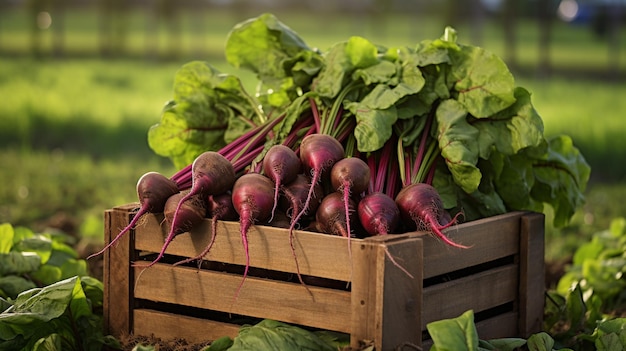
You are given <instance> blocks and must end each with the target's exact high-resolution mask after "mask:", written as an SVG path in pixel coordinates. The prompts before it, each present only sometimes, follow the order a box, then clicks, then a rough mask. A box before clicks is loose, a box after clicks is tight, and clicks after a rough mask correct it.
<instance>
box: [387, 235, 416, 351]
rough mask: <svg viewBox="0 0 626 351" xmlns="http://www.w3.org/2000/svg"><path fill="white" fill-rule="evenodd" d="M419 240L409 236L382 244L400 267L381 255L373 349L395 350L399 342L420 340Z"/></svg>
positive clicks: (412, 342)
mask: <svg viewBox="0 0 626 351" xmlns="http://www.w3.org/2000/svg"><path fill="white" fill-rule="evenodd" d="M422 243H423V242H422V240H421V239H418V238H410V239H405V240H403V241H400V242H391V243H389V244H385V246H386V248H387V250H388V252H389V256H391V257H392V258H393V260H394V261H395V262H396V263H397V264H398V265H400V266H401V267H402V268H400V267H398V266H396V265H395V264H394V262H392V261H391V259H390V258H389V256H387V255H385V257H384V262H385V267H384V278H383V302H382V309H383V318H382V325H381V326H380V328H381V333H380V335H381V337H380V339H378V340H377V341H376V343H375V346H376V349H377V350H397V349H398V347H399V343H405V342H409V343H411V344H414V345H419V344H421V342H422V333H421V325H422V321H421V319H422V317H421V313H420V312H421V310H422V304H423V301H422V294H423V292H422V281H423V279H422V267H423V261H422V257H423V255H422V253H423V248H422ZM403 269H404V270H406V272H404V271H403ZM409 275H410V276H409Z"/></svg>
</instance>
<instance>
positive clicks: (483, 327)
mask: <svg viewBox="0 0 626 351" xmlns="http://www.w3.org/2000/svg"><path fill="white" fill-rule="evenodd" d="M518 319H519V313H516V312H507V313H502V314H499V315H497V316H494V317H491V318H489V319H485V320H482V321H478V322H476V323H475V324H476V331H478V337H479V338H481V339H483V340H490V339H499V338H511V337H515V336H517V321H518Z"/></svg>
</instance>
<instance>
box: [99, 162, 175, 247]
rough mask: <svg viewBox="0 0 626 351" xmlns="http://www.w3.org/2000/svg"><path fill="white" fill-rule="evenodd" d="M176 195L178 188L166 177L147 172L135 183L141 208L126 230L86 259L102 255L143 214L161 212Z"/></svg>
mask: <svg viewBox="0 0 626 351" xmlns="http://www.w3.org/2000/svg"><path fill="white" fill-rule="evenodd" d="M176 193H178V186H177V185H176V183H175V182H174V181H172V180H171V179H169V178H167V177H166V176H164V175H162V174H160V173H157V172H148V173H145V174H144V175H142V176H141V177H140V178H139V180H138V181H137V197H138V198H139V204H140V205H141V207H140V208H139V210H138V211H137V213H135V216H134V217H133V219H132V220H131V221H130V223H129V224H128V225H127V226H126V228H124V229H122V230H121V231H120V233H119V234H117V236H116V237H115V238H114V239H113V240H111V242H110V243H109V244H108V245H106V246H105V247H104V248H103V249H102V250H100V251H98V252H96V253H94V254H91V255H90V256H89V257H87V259H90V258H92V257H95V256H98V255H100V254H102V253H104V252H105V251H106V250H107V249H108V248H109V247H111V245H113V244H114V243H116V242H117V241H118V240H119V239H120V238H121V237H122V236H123V235H124V234H125V233H126V232H128V231H129V230H130V229H131V228H132V227H134V226H135V224H137V221H138V220H139V218H141V216H143V215H144V214H146V213H160V212H163V209H164V207H165V202H166V201H167V199H168V198H169V197H170V196H172V195H174V194H176Z"/></svg>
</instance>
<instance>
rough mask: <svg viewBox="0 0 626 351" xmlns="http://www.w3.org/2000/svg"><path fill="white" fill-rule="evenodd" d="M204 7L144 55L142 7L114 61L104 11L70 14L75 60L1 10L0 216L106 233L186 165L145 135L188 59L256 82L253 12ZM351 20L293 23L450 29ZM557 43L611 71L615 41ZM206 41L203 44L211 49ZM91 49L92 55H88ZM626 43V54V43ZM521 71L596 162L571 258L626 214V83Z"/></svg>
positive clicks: (587, 37) (351, 28)
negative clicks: (142, 183)
mask: <svg viewBox="0 0 626 351" xmlns="http://www.w3.org/2000/svg"><path fill="white" fill-rule="evenodd" d="M203 15H204V16H210V19H211V20H205V21H199V20H198V21H191V24H188V26H190V27H189V28H187V29H186V30H185V31H184V33H183V37H182V38H183V39H182V46H181V49H180V56H181V57H179V58H175V59H170V60H167V61H163V60H158V59H155V58H154V57H152V58H143V57H140V56H142V55H143V51H142V50H143V48H145V38H144V34H145V33H144V32H143V29H144V27H145V23H144V22H142V21H144V18H143V17H141V16H140V15H138V14H136V15H134V16H131V19H132V26H131V28H134V29H133V31H131V32H130V33H129V36H128V43H129V45H128V46H129V47H132V48H134V49H136V50H137V52H136V53H135V54H134V55H130V56H133V57H126V58H118V59H108V60H106V59H101V58H94V57H92V55H93V52H95V51H97V44H96V42H97V40H95V39H96V38H97V36H96V30H95V29H94V28H92V29H91V30H86V31H85V30H84V29H89V28H91V27H90V26H94V24H93V22H94V21H95V20H96V17H95V15H94V13H93V12H89V11H87V12H84V13H79V12H76V13H72V14H71V15H68V23H77V24H76V26H78V28H82V29H83V30H82V31H74V30H72V31H70V32H69V34H68V38H67V40H66V45H67V46H68V49H67V50H68V52H73V53H74V55H75V56H74V57H73V58H65V59H58V58H52V57H44V58H40V59H34V58H32V57H29V55H25V56H24V54H20V53H23V52H27V51H28V44H27V43H28V39H29V36H28V31H27V30H26V28H24V26H23V25H21V23H22V22H20V21H23V20H24V16H25V13H17V15H16V16H14V17H10V18H9V17H8V16H7V15H6V13H4V14H1V15H0V16H2V18H1V21H0V23H1V24H0V35H1V41H0V43H1V45H0V48H1V49H2V50H4V51H5V52H10V53H11V55H8V54H7V55H3V56H0V96H2V97H3V101H4V102H5V103H3V104H0V159H1V160H2V161H3V162H2V167H0V184H3V186H2V187H0V223H1V222H11V223H14V224H18V225H27V226H31V227H33V228H36V229H39V228H41V227H43V226H46V225H58V223H57V222H59V221H61V222H63V221H65V222H66V224H67V225H68V226H70V228H71V229H72V230H74V231H76V233H78V234H79V235H81V236H87V237H93V238H94V239H93V240H95V241H101V234H102V223H101V217H102V211H103V210H104V209H106V208H110V207H112V206H115V205H119V204H123V203H127V202H131V201H135V198H136V195H135V189H134V186H135V183H136V181H137V179H138V178H139V176H140V175H141V174H143V173H145V172H146V171H149V170H158V171H161V172H163V173H165V174H171V173H173V172H174V171H175V169H173V167H172V166H171V164H170V163H169V161H168V160H166V159H163V158H160V157H159V156H157V155H155V154H154V153H153V152H152V151H151V150H150V149H149V148H148V146H147V140H146V135H147V130H148V128H149V127H150V125H152V124H154V123H157V122H158V121H159V117H160V110H161V107H162V106H163V104H164V103H165V102H166V101H167V100H168V99H170V98H171V94H172V90H171V86H172V82H173V77H174V74H175V73H176V70H177V69H178V67H180V66H181V65H182V64H183V63H185V62H187V61H189V60H192V59H206V60H208V61H209V62H210V63H212V64H214V65H215V66H216V67H218V68H219V69H221V70H223V71H228V72H231V73H237V74H240V73H241V76H242V78H243V79H244V80H245V84H246V86H248V87H250V88H251V87H253V86H254V81H253V78H252V76H251V75H250V74H249V73H247V72H246V73H245V74H244V73H242V72H237V71H236V70H234V69H233V68H231V67H229V66H228V65H227V64H226V63H225V62H224V61H223V59H222V56H221V53H222V50H223V49H222V48H223V44H224V41H225V38H226V34H227V33H228V30H229V29H230V28H231V27H232V25H233V24H234V23H236V22H237V21H239V20H241V19H242V18H240V17H241V16H243V15H242V14H234V13H230V12H226V13H205V14H203ZM20 16H22V17H20ZM188 16H191V15H189V14H188ZM279 17H280V16H279ZM350 18H351V19H352V20H347V21H339V20H337V21H333V20H332V18H330V19H329V18H324V23H323V25H322V26H320V23H317V22H316V21H315V20H314V19H312V18H311V17H310V16H309V17H307V16H304V15H301V14H293V13H290V14H286V15H285V19H283V20H284V21H285V22H287V24H288V25H290V26H291V27H292V28H293V29H295V30H296V31H298V32H299V33H300V34H301V36H302V37H303V38H304V39H305V40H306V41H307V42H308V43H309V44H310V45H312V46H318V47H328V46H329V45H331V44H332V43H334V42H336V41H338V40H343V39H346V38H347V37H348V36H349V35H352V34H360V35H364V36H366V37H368V38H371V39H372V40H373V41H376V42H379V43H385V44H386V45H412V44H413V43H416V42H418V41H419V40H421V39H431V38H435V37H438V36H439V35H440V32H441V31H442V26H441V25H439V23H438V22H437V21H436V20H434V19H432V18H431V19H429V20H425V19H421V20H420V21H419V25H418V24H417V23H416V22H415V21H414V19H412V18H411V17H408V16H398V17H394V18H388V19H385V22H384V23H387V24H389V26H388V27H386V28H385V30H376V27H375V26H374V23H373V22H372V21H370V20H366V21H365V22H364V23H361V24H358V25H357V24H356V22H355V21H354V17H350ZM350 18H349V19H350ZM70 19H71V21H70ZM379 20H380V19H379ZM72 21H74V22H72ZM194 23H195V25H194ZM200 24H201V25H200ZM320 27H322V29H323V30H320ZM72 28H74V27H72ZM525 28H526V27H525ZM529 28H530V29H528V28H527V29H525V30H524V31H520V44H519V56H518V61H519V62H520V63H521V64H523V65H525V66H526V67H532V66H533V64H534V63H535V62H536V59H537V57H538V53H537V46H536V44H535V39H536V36H537V33H536V32H535V31H534V30H533V29H532V28H534V27H529ZM457 29H458V30H459V33H460V38H461V41H463V40H466V38H467V37H468V36H469V33H468V31H469V29H468V28H467V27H463V26H461V27H458V28H457ZM159 33H161V32H159ZM199 33H200V34H199ZM70 34H71V35H70ZM161 34H162V33H161ZM622 37H626V36H622ZM161 39H163V38H161ZM554 39H555V44H554V47H553V55H552V58H553V65H554V66H555V67H559V68H561V69H563V70H565V71H568V72H574V73H576V72H575V71H572V69H573V68H576V67H583V68H585V69H589V70H591V71H594V70H596V71H599V72H605V71H606V67H605V66H606V65H607V49H606V45H605V43H603V42H601V41H598V40H596V39H595V38H593V36H592V35H591V33H590V32H589V31H588V29H584V28H579V27H576V28H571V27H566V26H565V25H564V24H560V25H557V26H556V28H555V33H554ZM51 40H52V39H51V38H50V33H45V36H44V44H45V45H44V46H45V47H47V48H48V49H49V48H50V45H51V44H50V42H51ZM502 40H503V39H502V36H501V34H500V31H499V27H497V26H496V25H495V24H493V23H488V24H486V26H485V32H484V35H483V40H482V44H481V46H484V47H486V48H488V49H490V50H493V51H494V52H496V53H498V54H501V55H502V54H503V44H502ZM197 43H205V44H206V46H204V47H202V48H201V50H192V48H196V49H197V48H198V47H199V46H202V45H197ZM73 50H74V51H73ZM80 50H82V55H84V56H87V58H85V57H83V58H79V57H78V55H77V53H78V51H80ZM621 50H622V51H624V54H623V55H622V56H623V57H626V45H622V46H621ZM138 56H139V57H138ZM623 61H626V60H623ZM624 63H626V62H622V64H621V67H622V70H623V69H624V66H626V65H625V64H624ZM528 71H529V70H528V69H526V70H525V72H528ZM530 72H532V69H531V70H530ZM516 79H517V83H518V85H521V86H524V87H526V88H527V89H528V90H529V91H531V92H532V94H533V101H534V104H535V106H536V108H537V110H538V111H539V113H540V115H541V116H542V117H543V119H544V123H545V130H546V134H547V135H555V134H562V133H564V134H568V135H570V136H572V137H573V139H574V142H575V143H576V145H578V146H579V147H580V149H581V150H582V152H583V154H584V155H585V156H586V158H587V160H588V162H589V163H590V164H591V165H592V170H593V172H592V178H593V181H592V183H591V184H590V186H589V189H588V191H587V198H588V204H587V206H586V207H585V208H584V209H581V211H580V212H579V213H578V214H577V215H576V216H575V218H574V220H573V222H572V225H571V226H570V227H568V228H566V229H564V230H561V231H553V230H552V229H551V228H549V236H550V238H552V239H553V241H552V243H554V244H553V245H552V246H550V247H549V249H548V254H549V255H550V256H552V257H557V256H562V255H563V252H569V249H570V248H572V247H575V246H576V241H577V239H576V237H577V236H580V235H584V234H589V233H591V232H593V231H596V230H597V229H598V228H599V229H602V228H606V227H607V226H608V221H609V220H610V218H611V217H614V216H617V215H624V214H625V213H626V209H625V208H624V205H623V201H622V199H623V197H624V195H626V186H625V185H624V184H623V181H624V180H625V179H626V164H624V163H623V160H626V139H624V138H622V137H621V134H622V133H623V131H624V130H625V129H624V127H623V126H624V120H623V115H624V113H625V112H626V100H625V99H623V97H624V96H626V85H625V84H623V83H619V81H615V80H609V81H607V80H602V79H581V78H580V77H579V76H578V75H577V74H561V73H559V74H558V75H554V76H552V77H550V78H549V79H548V78H546V77H539V76H536V75H534V74H530V75H527V74H521V73H519V74H516ZM548 213H549V212H548ZM564 234H572V235H568V236H565V235H564Z"/></svg>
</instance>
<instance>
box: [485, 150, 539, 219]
mask: <svg viewBox="0 0 626 351" xmlns="http://www.w3.org/2000/svg"><path fill="white" fill-rule="evenodd" d="M489 160H490V161H491V165H492V166H493V168H491V170H493V171H494V172H495V173H496V174H494V175H493V180H494V185H495V187H496V189H497V192H498V194H499V195H500V197H501V198H502V201H503V202H504V203H505V205H506V207H507V209H510V210H527V211H535V212H542V211H543V203H542V202H538V201H535V200H534V199H533V198H532V197H530V196H528V194H529V193H530V191H531V189H532V187H533V185H534V184H535V173H534V171H533V163H532V161H531V160H529V159H528V158H527V157H525V156H524V155H522V154H516V155H511V156H506V155H504V154H501V153H499V152H494V153H492V154H491V158H490V159H489ZM481 172H482V173H483V175H485V174H486V172H487V169H485V168H481Z"/></svg>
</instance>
